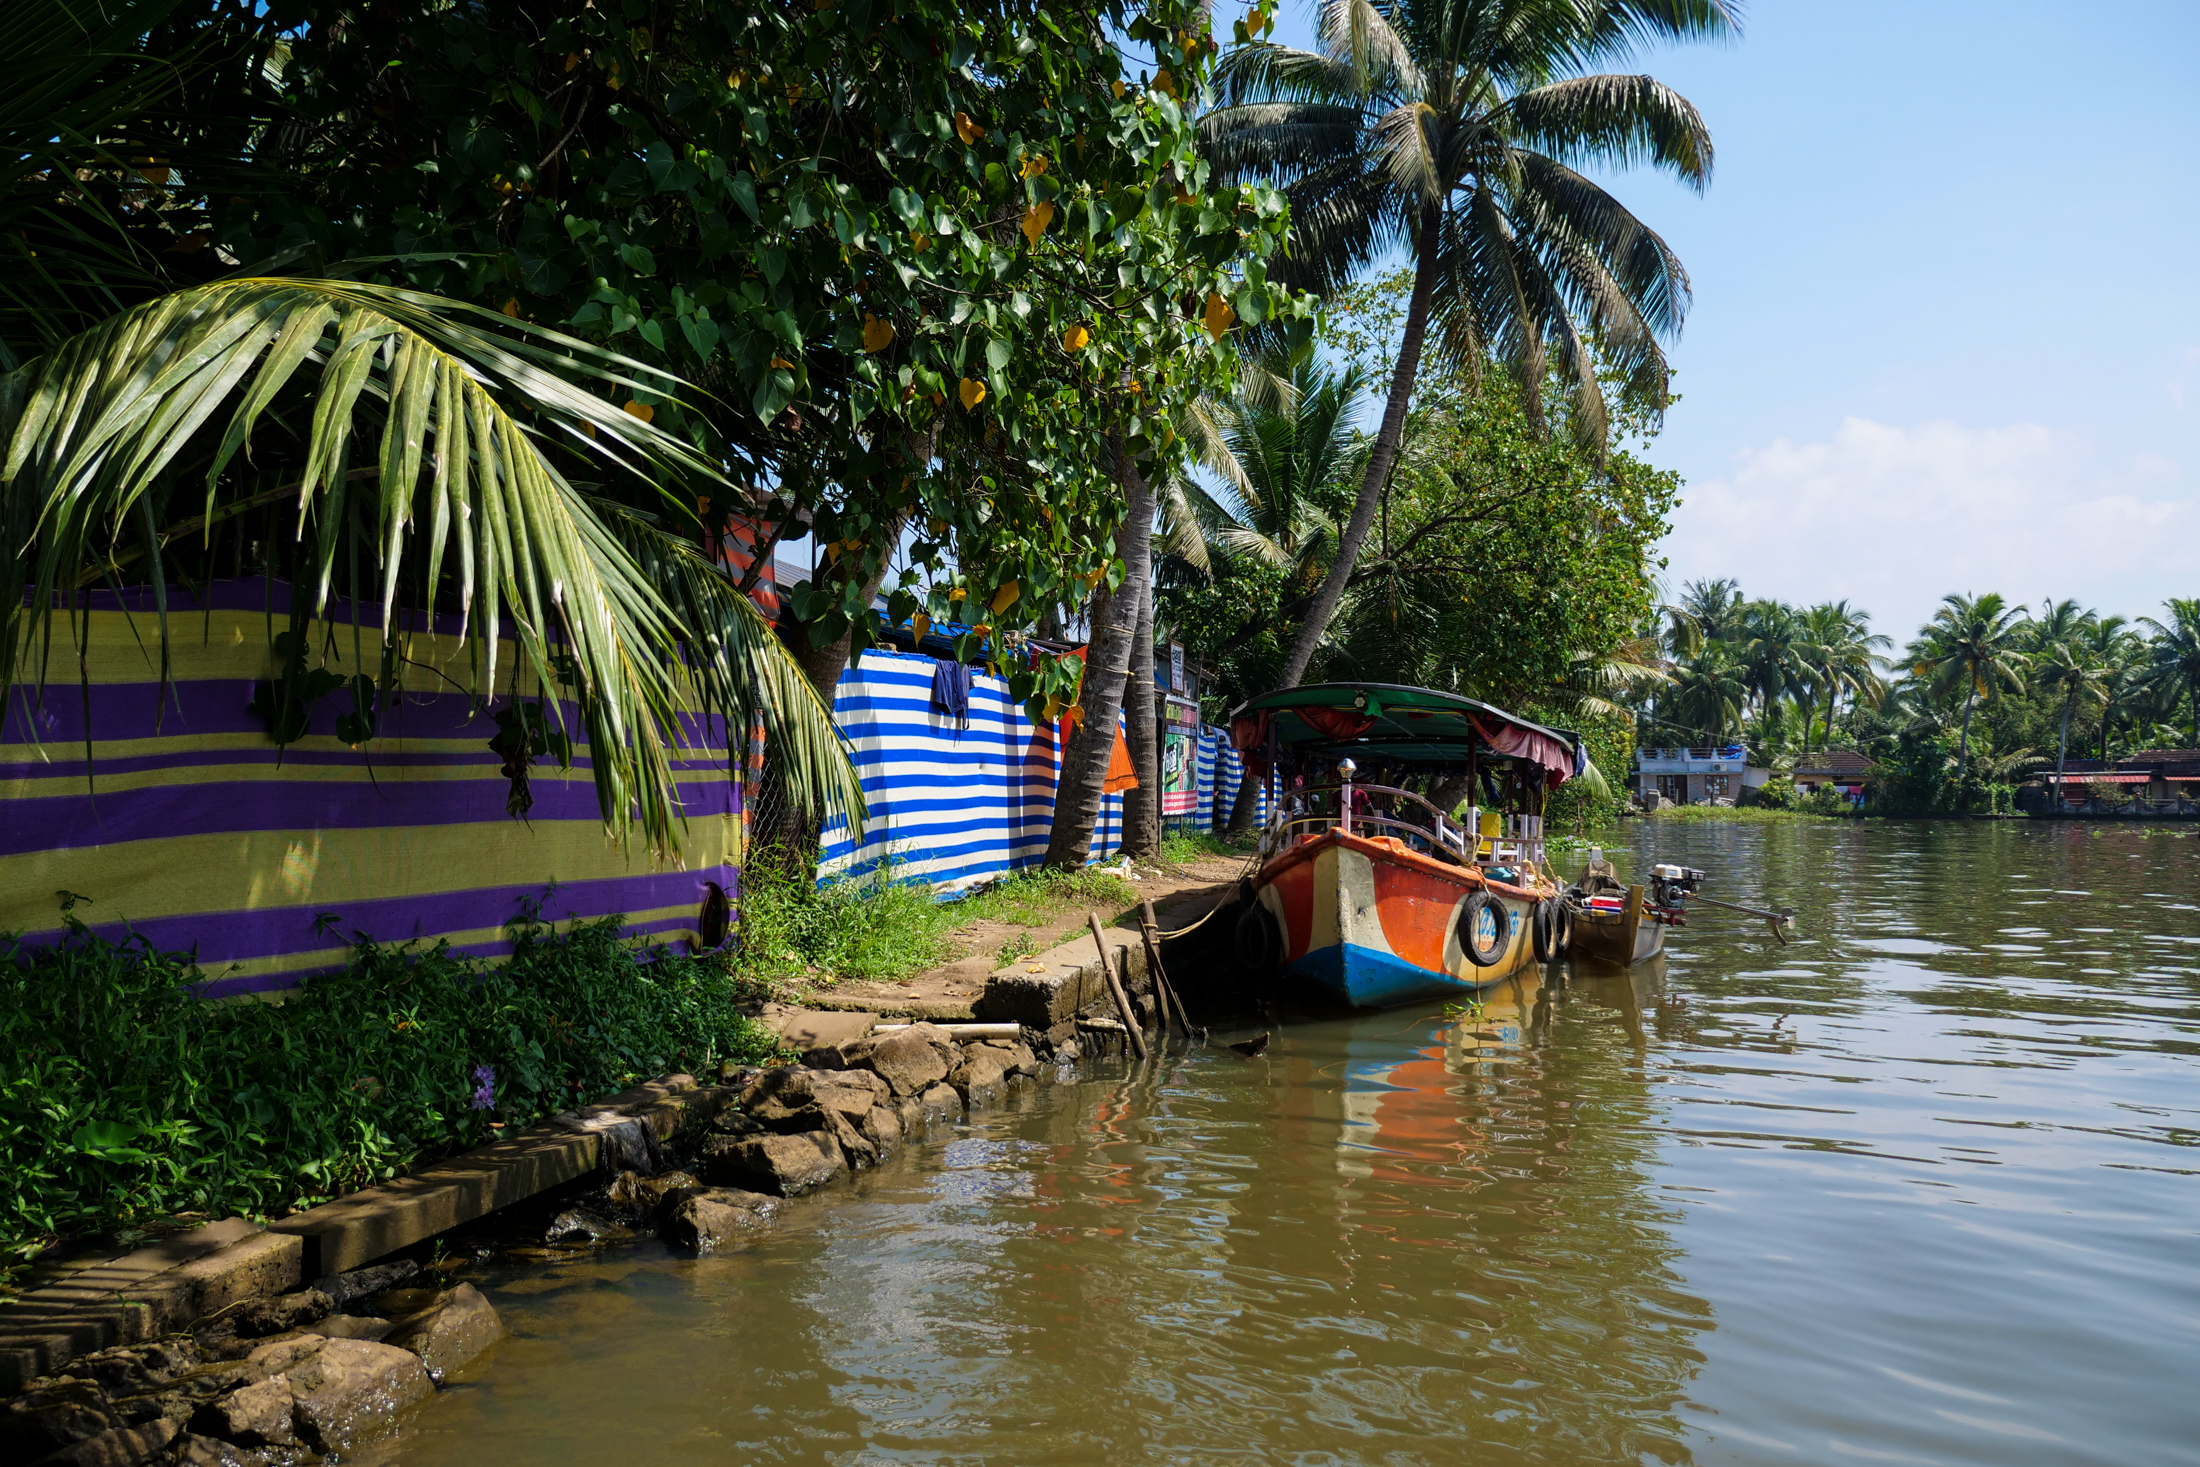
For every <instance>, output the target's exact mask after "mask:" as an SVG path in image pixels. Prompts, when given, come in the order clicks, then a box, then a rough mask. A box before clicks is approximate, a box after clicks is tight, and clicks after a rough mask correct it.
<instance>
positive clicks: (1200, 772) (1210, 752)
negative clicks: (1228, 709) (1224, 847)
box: [1190, 723, 1228, 832]
mask: <svg viewBox="0 0 2200 1467" xmlns="http://www.w3.org/2000/svg"><path fill="white" fill-rule="evenodd" d="M1227 740H1228V735H1226V734H1225V733H1223V731H1222V730H1221V729H1219V728H1216V727H1215V726H1214V725H1212V724H1205V723H1203V724H1201V725H1200V726H1199V753H1198V761H1199V762H1198V763H1197V764H1196V765H1195V766H1194V773H1195V774H1196V776H1197V780H1198V782H1197V783H1196V784H1195V785H1193V789H1194V790H1195V791H1196V793H1197V800H1198V803H1197V804H1196V805H1195V806H1194V807H1193V808H1194V809H1195V810H1197V811H1198V818H1197V819H1196V820H1193V821H1192V822H1190V823H1191V825H1192V828H1193V829H1195V830H1199V831H1202V832H1211V831H1213V830H1214V829H1216V826H1215V756H1216V754H1217V752H1218V751H1219V750H1220V749H1221V747H1222V745H1223V744H1224V743H1225V742H1226V741H1227Z"/></svg>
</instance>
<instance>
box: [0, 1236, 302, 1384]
mask: <svg viewBox="0 0 2200 1467" xmlns="http://www.w3.org/2000/svg"><path fill="white" fill-rule="evenodd" d="M304 1252H305V1249H304V1246H303V1245H302V1244H301V1243H300V1241H299V1240H298V1239H296V1238H286V1237H278V1236H276V1235H274V1234H271V1233H265V1232H262V1231H261V1230H260V1229H258V1228H256V1227H254V1226H253V1225H252V1224H250V1223H248V1222H246V1221H245V1220H244V1219H243V1218H231V1219H229V1220H228V1221H226V1222H220V1223H212V1224H209V1225H208V1226H206V1227H203V1228H197V1229H194V1230H193V1231H191V1232H189V1233H179V1234H177V1235H176V1236H175V1237H173V1238H168V1239H163V1240H162V1241H161V1242H159V1243H156V1244H153V1245H151V1246H149V1247H146V1248H140V1249H137V1250H136V1251H135V1252H132V1253H129V1254H125V1255H123V1256H121V1257H118V1258H110V1259H105V1260H99V1261H95V1262H92V1263H89V1264H85V1265H80V1266H75V1267H69V1268H65V1269H64V1270H63V1271H62V1277H61V1278H60V1279H59V1280H58V1281H56V1282H55V1283H52V1284H49V1285H47V1286H46V1287H44V1288H40V1289H34V1290H32V1291H31V1292H29V1293H27V1294H25V1295H23V1297H22V1298H21V1299H19V1300H18V1301H17V1302H16V1303H14V1304H12V1305H9V1306H7V1307H6V1308H5V1309H0V1392H14V1391H19V1390H21V1389H22V1388H23V1386H24V1385H25V1384H26V1383H27V1382H29V1381H31V1380H34V1379H36V1378H37V1377H38V1376H41V1375H46V1374H49V1373H51V1372H52V1371H54V1370H57V1369H59V1368H60V1367H61V1366H63V1365H66V1364H67V1363H68V1362H69V1361H71V1360H74V1359H75V1358H76V1357H77V1356H79V1355H87V1354H90V1353H91V1352H92V1351H94V1350H104V1349H106V1348H107V1347H108V1346H110V1345H134V1344H137V1343H138V1342H139V1341H141V1340H149V1339H156V1338H158V1337H159V1336H161V1335H165V1334H171V1333H173V1332H175V1331H177V1330H180V1329H182V1328H183V1327H185V1326H186V1325H188V1324H190V1323H191V1322H192V1321H194V1320H196V1319H199V1318H200V1317H202V1316H204V1315H207V1314H211V1313H213V1312H214V1311H215V1310H217V1309H226V1308H227V1307H228V1306H230V1305H231V1304H234V1303H236V1302H237V1301H238V1300H240V1299H254V1298H259V1297H261V1296H263V1295H267V1294H279V1293H282V1292H284V1291H285V1290H287V1289H293V1288H296V1287H297V1285H298V1282H299V1280H300V1279H301V1278H302V1277H303V1273H302V1271H301V1259H302V1258H303V1256H304Z"/></svg>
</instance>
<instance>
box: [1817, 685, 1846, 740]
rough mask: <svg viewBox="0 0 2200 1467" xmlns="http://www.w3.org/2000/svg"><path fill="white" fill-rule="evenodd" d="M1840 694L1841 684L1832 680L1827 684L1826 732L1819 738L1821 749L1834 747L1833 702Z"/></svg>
mask: <svg viewBox="0 0 2200 1467" xmlns="http://www.w3.org/2000/svg"><path fill="white" fill-rule="evenodd" d="M1840 696H1841V688H1840V685H1839V684H1837V683H1831V682H1829V683H1827V684H1826V732H1825V736H1824V737H1823V738H1822V739H1821V740H1819V744H1818V747H1819V748H1821V749H1830V748H1832V747H1833V704H1834V700H1835V699H1836V698H1838V697H1840Z"/></svg>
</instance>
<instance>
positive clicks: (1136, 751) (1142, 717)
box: [1123, 536, 1161, 857]
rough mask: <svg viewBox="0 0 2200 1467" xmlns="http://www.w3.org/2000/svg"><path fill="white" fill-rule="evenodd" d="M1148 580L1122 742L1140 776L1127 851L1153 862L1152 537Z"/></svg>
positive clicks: (1156, 808) (1128, 805)
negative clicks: (1127, 749) (1128, 747)
mask: <svg viewBox="0 0 2200 1467" xmlns="http://www.w3.org/2000/svg"><path fill="white" fill-rule="evenodd" d="M1144 580H1145V582H1146V593H1145V595H1144V596H1142V597H1140V598H1139V605H1138V629H1137V631H1136V632H1135V633H1133V635H1132V638H1131V673H1130V685H1129V686H1128V687H1126V688H1125V689H1124V690H1123V698H1124V715H1123V721H1124V723H1125V725H1126V727H1125V728H1124V730H1123V737H1124V740H1125V741H1126V742H1127V743H1129V745H1130V749H1131V763H1132V765H1133V766H1134V767H1135V768H1136V769H1137V770H1138V788H1137V789H1134V790H1127V791H1125V792H1124V795H1123V849H1124V851H1125V852H1126V853H1128V854H1130V855H1133V856H1144V857H1150V856H1154V855H1158V854H1159V853H1160V851H1161V720H1160V717H1159V716H1158V713H1157V711H1156V709H1155V707H1154V702H1155V699H1154V693H1155V691H1156V690H1155V688H1154V685H1153V555H1152V539H1151V537H1150V536H1149V537H1148V540H1147V556H1146V567H1145V576H1144Z"/></svg>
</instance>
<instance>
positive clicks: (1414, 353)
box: [1233, 204, 1443, 824]
mask: <svg viewBox="0 0 2200 1467" xmlns="http://www.w3.org/2000/svg"><path fill="white" fill-rule="evenodd" d="M1442 217H1443V216H1442V213H1441V211H1440V210H1439V209H1438V207H1437V206H1436V205H1434V204H1424V205H1422V206H1421V226H1420V228H1419V230H1417V231H1416V233H1415V238H1414V254H1415V256H1416V258H1415V261H1414V267H1413V296H1412V299H1411V300H1410V301H1409V302H1408V303H1407V306H1406V329H1405V336H1404V338H1403V339H1402V340H1400V342H1399V343H1398V363H1397V365H1396V366H1395V367H1394V368H1393V369H1392V370H1391V374H1390V401H1389V402H1388V403H1387V404H1385V405H1384V408H1383V425H1382V429H1381V431H1380V432H1378V433H1377V434H1376V435H1375V447H1374V450H1373V451H1372V452H1371V453H1369V455H1368V459H1367V475H1366V477H1364V478H1363V479H1361V480H1360V497H1359V498H1358V499H1357V500H1355V501H1354V502H1353V505H1352V519H1351V520H1350V522H1348V523H1347V524H1346V525H1345V527H1344V534H1342V535H1340V536H1339V537H1338V539H1337V558H1336V559H1335V560H1334V561H1332V562H1331V563H1330V567H1329V574H1328V575H1327V576H1325V577H1323V579H1322V584H1321V589H1320V590H1319V591H1316V592H1315V593H1314V604H1313V605H1312V606H1309V607H1308V608H1307V609H1306V620H1305V621H1304V622H1302V623H1301V624H1300V626H1299V635H1298V640H1297V641H1295V642H1293V643H1292V644H1291V655H1290V657H1289V658H1287V659H1286V660H1285V662H1284V664H1283V672H1282V674H1281V675H1280V676H1279V677H1278V678H1277V679H1276V686H1277V687H1279V688H1295V687H1297V686H1298V685H1299V682H1300V680H1301V679H1303V678H1304V677H1305V676H1306V669H1307V666H1308V664H1310V663H1312V662H1313V660H1314V649H1315V648H1316V647H1318V646H1320V645H1321V639H1322V636H1323V635H1324V634H1325V633H1326V632H1327V631H1328V630H1329V622H1330V618H1332V617H1334V616H1335V615H1336V614H1337V605H1338V603H1339V602H1341V601H1342V600H1344V591H1345V587H1346V586H1347V585H1349V584H1350V583H1351V580H1352V567H1353V564H1354V562H1356V561H1357V560H1358V559H1359V558H1360V547H1361V546H1362V545H1364V544H1365V543H1367V532H1368V530H1369V528H1370V527H1372V526H1373V525H1374V523H1375V511H1376V510H1377V509H1378V508H1379V507H1380V506H1381V504H1382V498H1383V486H1384V485H1385V484H1386V483H1388V482H1389V481H1390V467H1391V465H1392V464H1393V463H1395V462H1396V461H1397V457H1398V440H1399V439H1400V438H1402V437H1403V436H1404V435H1405V427H1406V405H1407V403H1409V402H1410V401H1412V398H1413V382H1414V378H1415V376H1416V375H1417V373H1418V372H1419V370H1420V366H1421V345H1422V343H1423V342H1424V341H1425V340H1426V339H1427V337H1428V314H1429V299H1430V297H1431V296H1433V295H1434V294H1435V291H1436V272H1437V265H1436V257H1437V251H1438V246H1439V243H1440V241H1439V240H1438V238H1437V228H1438V225H1439V224H1440V223H1441V221H1442ZM1233 824H1234V822H1233Z"/></svg>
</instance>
